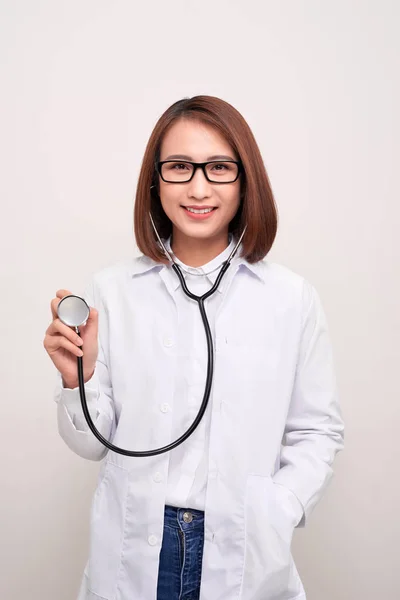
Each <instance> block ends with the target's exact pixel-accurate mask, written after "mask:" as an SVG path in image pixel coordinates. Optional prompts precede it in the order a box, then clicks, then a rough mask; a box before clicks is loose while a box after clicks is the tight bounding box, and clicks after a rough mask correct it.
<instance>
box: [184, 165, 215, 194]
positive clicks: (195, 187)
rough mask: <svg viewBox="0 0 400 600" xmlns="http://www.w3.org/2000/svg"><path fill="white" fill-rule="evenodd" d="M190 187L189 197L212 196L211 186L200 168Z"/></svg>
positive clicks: (189, 184)
mask: <svg viewBox="0 0 400 600" xmlns="http://www.w3.org/2000/svg"><path fill="white" fill-rule="evenodd" d="M188 186H189V187H188V196H190V197H192V198H206V197H209V196H210V195H211V191H212V188H211V184H210V182H209V181H207V179H206V176H205V175H204V173H203V171H202V169H201V168H200V167H198V168H197V169H196V171H195V173H194V175H193V178H192V180H191V181H189V183H188Z"/></svg>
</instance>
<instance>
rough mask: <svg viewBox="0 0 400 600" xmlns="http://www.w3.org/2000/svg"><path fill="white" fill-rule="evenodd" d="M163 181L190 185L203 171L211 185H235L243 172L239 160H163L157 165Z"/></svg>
mask: <svg viewBox="0 0 400 600" xmlns="http://www.w3.org/2000/svg"><path fill="white" fill-rule="evenodd" d="M156 168H157V171H158V173H159V174H160V176H161V179H162V180H163V181H165V182H166V183H188V181H191V180H192V179H193V177H194V174H195V173H196V170H197V169H201V170H202V171H203V173H204V175H205V178H206V179H207V181H209V182H210V183H234V182H235V181H236V180H237V178H238V177H239V175H240V172H241V171H242V163H241V162H240V161H237V160H213V161H210V162H204V163H195V162H191V161H187V160H163V161H159V162H158V163H156Z"/></svg>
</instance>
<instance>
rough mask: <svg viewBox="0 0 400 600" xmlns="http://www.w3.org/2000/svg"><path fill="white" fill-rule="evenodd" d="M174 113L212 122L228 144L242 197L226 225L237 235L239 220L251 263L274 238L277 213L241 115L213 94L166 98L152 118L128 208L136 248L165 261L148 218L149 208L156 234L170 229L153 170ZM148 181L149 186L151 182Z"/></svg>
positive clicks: (175, 117)
mask: <svg viewBox="0 0 400 600" xmlns="http://www.w3.org/2000/svg"><path fill="white" fill-rule="evenodd" d="M178 119H193V120H196V121H199V122H201V123H204V124H206V125H209V126H212V127H214V128H215V129H216V130H217V131H218V132H219V133H220V134H221V135H222V136H223V137H224V139H225V140H226V141H227V142H228V143H229V144H230V146H231V147H232V148H233V150H234V151H235V152H236V154H237V155H238V157H239V160H240V161H241V163H242V165H243V170H242V174H241V176H240V178H241V196H242V200H241V203H240V206H239V208H238V210H237V213H236V215H235V217H234V218H233V219H232V221H231V222H230V224H229V231H230V232H232V234H233V235H234V236H235V237H238V236H240V234H241V233H242V232H243V229H244V226H245V224H247V229H246V232H245V234H244V237H243V239H242V252H241V255H242V256H243V257H244V258H245V259H246V260H247V261H248V262H249V263H255V262H257V261H259V260H261V259H262V258H264V256H266V254H267V253H268V252H269V250H270V249H271V246H272V244H273V242H274V240H275V236H276V231H277V225H278V215H277V209H276V205H275V200H274V197H273V194H272V190H271V186H270V183H269V179H268V175H267V171H266V169H265V166H264V163H263V160H262V157H261V153H260V150H259V148H258V145H257V142H256V141H255V138H254V136H253V133H252V131H251V129H250V127H249V125H248V124H247V123H246V121H245V120H244V118H243V117H242V115H241V114H240V113H239V112H238V111H237V110H236V109H235V108H234V107H233V106H232V105H231V104H228V102H225V101H224V100H221V99H220V98H216V97H214V96H194V97H193V98H184V99H182V100H178V101H177V102H175V103H174V104H172V105H171V106H170V107H169V108H168V109H167V110H166V111H165V112H164V114H163V115H162V116H161V117H160V118H159V120H158V121H157V123H156V125H155V127H154V129H153V132H152V134H151V136H150V139H149V141H148V143H147V147H146V150H145V153H144V157H143V162H142V167H141V170H140V173H139V179H138V185H137V190H136V200H135V208H134V232H135V238H136V243H137V246H138V248H139V250H140V251H141V252H142V253H143V254H145V255H146V256H149V257H150V258H152V259H153V260H155V261H156V262H162V263H166V262H168V261H167V259H166V257H165V254H164V252H163V251H162V249H160V246H159V243H158V240H157V237H156V235H155V232H154V229H153V227H152V224H151V222H150V217H149V211H151V215H152V217H153V220H154V223H155V225H156V227H157V231H158V232H159V234H160V237H161V238H164V239H166V238H168V237H169V236H170V234H171V233H172V222H171V221H170V219H169V218H168V217H167V215H166V214H165V212H164V209H163V207H162V205H161V202H160V198H159V195H158V190H159V175H158V173H157V171H156V168H155V165H156V163H157V162H158V161H159V160H160V149H161V144H162V140H163V138H164V136H165V134H166V132H167V131H168V129H169V128H170V126H171V125H172V124H173V123H174V122H175V121H177V120H178ZM152 186H154V187H153V188H152Z"/></svg>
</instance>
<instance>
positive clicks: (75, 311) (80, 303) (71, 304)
mask: <svg viewBox="0 0 400 600" xmlns="http://www.w3.org/2000/svg"><path fill="white" fill-rule="evenodd" d="M57 314H58V317H59V319H60V321H62V322H63V323H64V324H65V325H68V326H69V327H79V326H80V325H84V324H85V323H86V322H87V320H88V318H89V314H90V307H89V305H88V304H87V303H86V301H85V300H84V299H83V298H81V297H80V296H74V295H72V294H71V295H70V296H65V297H64V298H63V299H62V300H61V301H60V302H59V304H58V306H57Z"/></svg>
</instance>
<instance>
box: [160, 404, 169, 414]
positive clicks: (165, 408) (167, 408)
mask: <svg viewBox="0 0 400 600" xmlns="http://www.w3.org/2000/svg"><path fill="white" fill-rule="evenodd" d="M160 410H161V412H163V413H167V412H168V411H169V404H167V402H164V404H161V406H160Z"/></svg>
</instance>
